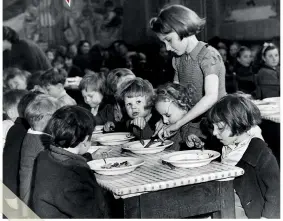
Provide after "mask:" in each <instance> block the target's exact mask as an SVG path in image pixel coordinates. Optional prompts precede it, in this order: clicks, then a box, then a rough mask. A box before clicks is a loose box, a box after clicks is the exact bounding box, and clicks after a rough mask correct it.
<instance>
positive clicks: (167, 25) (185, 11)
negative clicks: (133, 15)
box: [149, 5, 206, 40]
mask: <svg viewBox="0 0 283 221" xmlns="http://www.w3.org/2000/svg"><path fill="white" fill-rule="evenodd" d="M149 23H150V28H151V30H153V31H154V32H155V33H157V34H163V35H167V34H169V33H171V32H173V31H175V32H176V33H177V34H178V35H179V37H180V39H181V40H182V39H183V38H185V37H189V36H191V35H196V34H197V33H199V32H200V31H201V30H202V29H203V28H204V26H205V23H206V19H205V18H200V17H199V16H198V15H197V14H196V13H195V12H194V11H193V10H191V9H189V8H187V7H185V6H182V5H170V6H165V7H164V8H163V9H161V11H160V13H159V15H158V17H155V18H152V19H151V20H150V22H149Z"/></svg>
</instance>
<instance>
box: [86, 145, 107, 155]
mask: <svg viewBox="0 0 283 221" xmlns="http://www.w3.org/2000/svg"><path fill="white" fill-rule="evenodd" d="M98 149H105V150H106V151H107V150H108V149H109V147H107V146H91V147H90V148H89V149H88V151H87V152H88V153H90V154H93V153H94V152H95V151H97V150H98Z"/></svg>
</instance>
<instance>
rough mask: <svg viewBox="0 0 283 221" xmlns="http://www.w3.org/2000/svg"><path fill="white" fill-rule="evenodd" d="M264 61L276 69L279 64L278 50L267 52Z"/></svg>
mask: <svg viewBox="0 0 283 221" xmlns="http://www.w3.org/2000/svg"><path fill="white" fill-rule="evenodd" d="M263 60H264V62H265V64H266V65H268V66H270V67H276V66H277V65H278V64H279V53H278V50H277V49H276V48H275V49H273V50H269V51H267V52H266V54H265V56H264V57H263Z"/></svg>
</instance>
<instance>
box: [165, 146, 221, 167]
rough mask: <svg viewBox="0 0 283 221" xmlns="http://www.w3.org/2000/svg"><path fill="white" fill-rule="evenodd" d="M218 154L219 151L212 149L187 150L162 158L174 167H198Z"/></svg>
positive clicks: (207, 162)
mask: <svg viewBox="0 0 283 221" xmlns="http://www.w3.org/2000/svg"><path fill="white" fill-rule="evenodd" d="M219 156H220V153H218V152H216V151H213V150H187V151H178V152H174V153H170V154H167V155H165V156H163V157H162V160H163V161H165V162H167V163H170V164H172V165H173V166H175V167H184V168H190V167H200V166H204V165H207V164H209V163H210V162H211V161H212V160H215V159H216V158H218V157H219Z"/></svg>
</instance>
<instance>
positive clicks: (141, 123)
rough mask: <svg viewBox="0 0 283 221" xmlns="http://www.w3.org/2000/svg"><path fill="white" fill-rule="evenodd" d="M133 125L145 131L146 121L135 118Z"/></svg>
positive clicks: (141, 118)
mask: <svg viewBox="0 0 283 221" xmlns="http://www.w3.org/2000/svg"><path fill="white" fill-rule="evenodd" d="M131 124H133V125H135V126H137V127H139V128H140V129H141V130H143V129H144V127H145V125H146V121H145V119H144V118H143V117H137V118H135V119H133V120H132V121H131Z"/></svg>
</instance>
